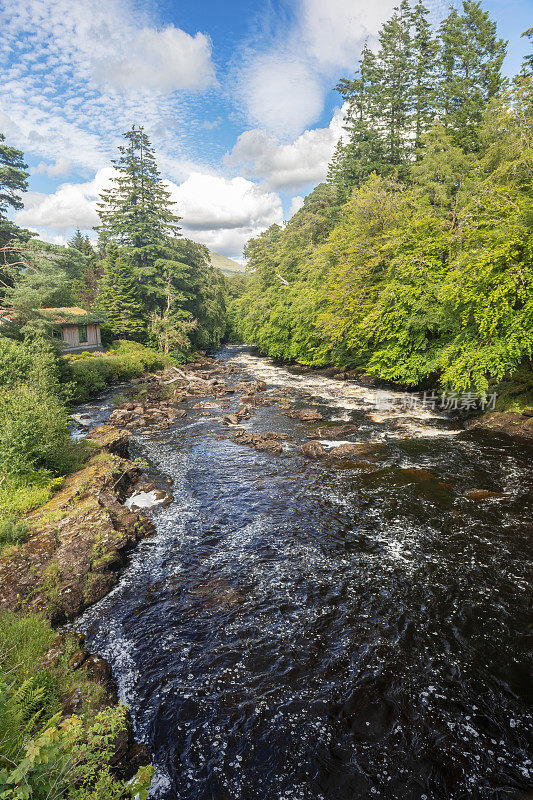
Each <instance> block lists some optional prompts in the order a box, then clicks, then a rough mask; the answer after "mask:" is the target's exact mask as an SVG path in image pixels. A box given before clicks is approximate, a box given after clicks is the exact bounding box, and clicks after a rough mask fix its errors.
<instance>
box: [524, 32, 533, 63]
mask: <svg viewBox="0 0 533 800" xmlns="http://www.w3.org/2000/svg"><path fill="white" fill-rule="evenodd" d="M524 36H525V37H527V38H528V39H529V43H530V44H532V43H533V28H529V30H527V31H524V33H523V34H522V37H524ZM524 71H525V72H526V73H528V72H529V74H530V75H531V74H533V53H528V55H527V56H524Z"/></svg>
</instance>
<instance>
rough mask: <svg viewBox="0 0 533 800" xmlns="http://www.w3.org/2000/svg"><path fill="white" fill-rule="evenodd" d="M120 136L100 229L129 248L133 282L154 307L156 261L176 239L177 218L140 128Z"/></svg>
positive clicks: (157, 279) (159, 287) (158, 293)
mask: <svg viewBox="0 0 533 800" xmlns="http://www.w3.org/2000/svg"><path fill="white" fill-rule="evenodd" d="M124 138H125V140H126V144H124V145H122V146H121V147H119V151H120V157H119V158H118V159H116V160H114V161H113V164H114V166H115V169H116V170H117V176H116V177H115V178H113V185H112V187H111V188H110V189H107V190H105V191H104V192H102V194H101V196H100V202H99V203H98V206H97V207H98V214H99V216H100V220H101V225H100V227H99V230H100V232H101V234H103V236H104V238H105V239H106V240H108V241H114V242H115V243H116V244H117V245H119V246H122V247H126V248H127V249H128V253H129V257H130V263H131V266H132V269H133V272H134V276H135V280H137V281H138V282H139V283H140V284H141V286H142V293H143V296H144V297H145V298H146V299H147V301H148V304H150V303H152V304H153V303H154V302H155V301H156V299H157V298H158V297H159V298H160V297H161V296H162V295H163V294H164V290H163V286H162V282H161V278H160V276H159V275H158V273H157V270H156V268H155V262H156V260H157V259H158V258H159V257H160V254H161V248H162V247H164V245H165V243H166V239H167V237H169V236H176V235H178V231H179V225H178V222H179V218H178V217H177V216H176V215H175V214H173V213H172V211H171V206H172V205H173V204H172V202H171V200H170V192H169V191H168V190H167V189H166V188H165V186H164V185H163V182H162V180H161V175H160V173H159V170H158V168H157V164H156V160H155V155H154V150H153V148H152V147H151V145H150V141H149V139H148V136H147V135H146V134H145V133H144V130H143V129H142V128H136V127H135V126H133V127H132V129H131V130H129V131H127V132H126V133H125V134H124Z"/></svg>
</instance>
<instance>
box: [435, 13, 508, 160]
mask: <svg viewBox="0 0 533 800" xmlns="http://www.w3.org/2000/svg"><path fill="white" fill-rule="evenodd" d="M506 48H507V43H506V42H505V41H504V40H503V39H499V38H498V36H497V30H496V23H495V22H493V21H492V20H491V19H490V17H489V14H488V12H487V11H482V9H481V5H480V3H479V2H474V0H463V13H462V14H460V13H459V12H458V11H456V10H455V9H453V10H452V11H451V12H450V14H449V15H448V16H447V17H446V19H445V20H444V21H443V22H442V24H441V27H440V57H441V63H442V71H441V76H440V82H439V106H440V115H441V118H442V121H443V124H444V126H445V128H446V130H447V131H448V132H449V133H450V134H451V136H452V137H453V139H454V143H455V144H457V145H459V146H460V147H462V148H463V149H465V150H468V151H477V150H479V148H480V141H479V126H480V124H481V120H482V117H483V112H484V111H485V109H486V108H487V105H488V103H489V101H490V100H491V98H492V97H494V96H495V95H496V94H497V93H498V92H499V91H500V89H501V87H502V83H503V80H502V77H501V67H502V63H503V59H504V58H505V53H506Z"/></svg>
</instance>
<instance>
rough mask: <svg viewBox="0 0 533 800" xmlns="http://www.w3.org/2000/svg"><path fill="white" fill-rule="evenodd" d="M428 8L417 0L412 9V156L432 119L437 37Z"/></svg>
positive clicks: (419, 146)
mask: <svg viewBox="0 0 533 800" xmlns="http://www.w3.org/2000/svg"><path fill="white" fill-rule="evenodd" d="M428 14H429V11H428V9H427V8H426V7H425V6H424V4H423V3H422V2H418V3H417V4H416V6H415V7H414V8H413V9H412V11H411V14H410V21H411V26H412V31H413V33H412V45H411V59H412V74H413V83H412V87H411V106H412V109H411V115H412V128H413V133H414V151H415V152H414V155H415V159H416V160H418V159H420V158H421V150H422V136H423V135H424V134H425V133H426V132H427V131H428V130H429V128H430V127H431V125H432V124H433V121H434V119H435V78H436V61H437V49H438V44H437V41H436V40H435V39H434V38H433V36H432V33H431V25H430V24H429V22H428V19H427V17H428Z"/></svg>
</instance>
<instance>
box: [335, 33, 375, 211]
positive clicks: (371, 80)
mask: <svg viewBox="0 0 533 800" xmlns="http://www.w3.org/2000/svg"><path fill="white" fill-rule="evenodd" d="M378 88H379V83H378V69H377V62H376V56H375V54H374V53H373V52H372V50H370V48H369V47H368V45H367V44H366V43H365V46H364V47H363V51H362V53H361V58H360V61H359V70H358V73H357V75H356V76H355V78H353V79H352V80H349V79H347V78H343V79H341V80H340V81H339V83H338V84H337V87H336V89H337V91H338V92H340V94H341V95H342V98H343V100H344V102H345V103H346V104H347V106H348V110H347V114H346V119H345V130H346V132H347V137H346V138H347V141H346V143H345V144H339V145H338V146H337V150H336V153H335V160H334V162H333V164H332V165H331V167H330V170H329V174H328V180H329V181H330V182H331V183H334V184H335V185H336V186H337V188H338V190H339V192H340V197H341V199H342V198H343V197H345V196H346V194H347V192H348V191H349V190H350V189H351V188H352V187H353V186H356V185H359V184H360V183H361V182H362V181H363V180H364V179H365V178H366V177H367V176H368V175H370V173H371V172H372V171H374V170H380V169H381V168H382V167H383V162H384V147H383V142H382V137H381V132H380V129H381V126H380V122H379V116H378V115H379V107H378V103H377V97H376V95H377V93H378Z"/></svg>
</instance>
